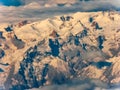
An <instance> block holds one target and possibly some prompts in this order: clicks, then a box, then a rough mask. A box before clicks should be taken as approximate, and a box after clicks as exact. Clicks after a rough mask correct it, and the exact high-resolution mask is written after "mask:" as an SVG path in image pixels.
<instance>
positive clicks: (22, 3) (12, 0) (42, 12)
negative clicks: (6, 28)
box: [0, 0, 120, 23]
mask: <svg viewBox="0 0 120 90" xmlns="http://www.w3.org/2000/svg"><path fill="white" fill-rule="evenodd" d="M0 3H1V4H3V5H0V23H2V22H18V21H20V20H24V19H28V20H33V21H36V20H40V19H41V18H42V19H45V18H48V17H52V16H54V15H60V14H68V13H74V12H78V11H101V10H112V9H115V10H119V8H120V1H119V0H82V1H81V0H0ZM8 6H9V7H8ZM16 6H19V7H16ZM8 17H9V18H8Z"/></svg>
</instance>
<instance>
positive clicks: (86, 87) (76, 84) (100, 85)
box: [31, 79, 120, 90]
mask: <svg viewBox="0 0 120 90" xmlns="http://www.w3.org/2000/svg"><path fill="white" fill-rule="evenodd" d="M119 89H120V84H117V85H113V86H110V85H109V84H107V83H104V82H102V81H100V80H95V79H92V80H90V79H85V80H79V79H74V80H72V81H69V83H67V84H63V85H51V86H45V87H42V88H39V89H31V90H119Z"/></svg>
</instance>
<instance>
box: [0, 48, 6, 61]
mask: <svg viewBox="0 0 120 90" xmlns="http://www.w3.org/2000/svg"><path fill="white" fill-rule="evenodd" d="M4 56H5V52H4V50H2V49H1V48H0V59H1V58H3V57H4Z"/></svg>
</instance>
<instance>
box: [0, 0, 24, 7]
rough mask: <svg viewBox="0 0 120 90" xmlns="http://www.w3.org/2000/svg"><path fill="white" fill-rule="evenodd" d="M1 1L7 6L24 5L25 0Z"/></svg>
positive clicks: (0, 1)
mask: <svg viewBox="0 0 120 90" xmlns="http://www.w3.org/2000/svg"><path fill="white" fill-rule="evenodd" d="M0 3H1V4H3V5H5V6H20V5H23V4H24V2H23V0H0Z"/></svg>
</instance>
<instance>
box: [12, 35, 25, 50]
mask: <svg viewBox="0 0 120 90" xmlns="http://www.w3.org/2000/svg"><path fill="white" fill-rule="evenodd" d="M11 42H12V43H13V44H14V45H15V46H16V47H17V49H22V48H24V47H25V43H24V42H23V41H22V40H21V39H18V38H17V36H16V35H14V37H13V38H12V39H11Z"/></svg>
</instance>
